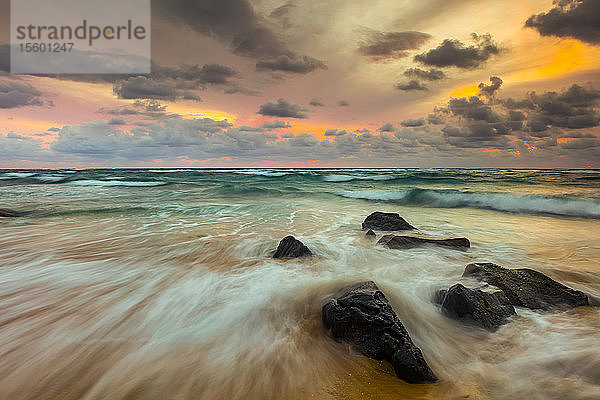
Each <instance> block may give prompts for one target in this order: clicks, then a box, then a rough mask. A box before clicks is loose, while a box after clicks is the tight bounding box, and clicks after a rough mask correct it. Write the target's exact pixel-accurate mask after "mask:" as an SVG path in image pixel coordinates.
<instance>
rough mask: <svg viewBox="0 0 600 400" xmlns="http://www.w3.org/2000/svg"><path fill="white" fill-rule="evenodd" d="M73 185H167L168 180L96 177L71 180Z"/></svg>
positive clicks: (70, 183)
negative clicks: (111, 179) (109, 179)
mask: <svg viewBox="0 0 600 400" xmlns="http://www.w3.org/2000/svg"><path fill="white" fill-rule="evenodd" d="M69 185H72V186H132V187H138V186H162V185H166V182H145V181H141V182H128V181H99V180H94V179H88V180H80V181H73V182H69Z"/></svg>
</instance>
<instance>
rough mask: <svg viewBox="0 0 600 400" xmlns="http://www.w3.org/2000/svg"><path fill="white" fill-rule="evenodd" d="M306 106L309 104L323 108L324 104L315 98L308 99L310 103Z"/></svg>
mask: <svg viewBox="0 0 600 400" xmlns="http://www.w3.org/2000/svg"><path fill="white" fill-rule="evenodd" d="M308 104H310V105H311V106H313V107H325V104H323V102H322V101H321V99H317V98H312V99H310V102H309V103H308Z"/></svg>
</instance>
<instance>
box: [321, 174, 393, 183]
mask: <svg viewBox="0 0 600 400" xmlns="http://www.w3.org/2000/svg"><path fill="white" fill-rule="evenodd" d="M395 178H396V176H394V175H344V174H333V175H325V177H324V178H323V180H324V181H326V182H350V181H354V180H363V181H389V180H391V179H395Z"/></svg>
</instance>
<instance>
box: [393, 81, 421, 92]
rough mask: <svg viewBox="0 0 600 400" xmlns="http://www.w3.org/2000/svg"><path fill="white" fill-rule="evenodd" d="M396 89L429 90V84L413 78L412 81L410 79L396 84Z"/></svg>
mask: <svg viewBox="0 0 600 400" xmlns="http://www.w3.org/2000/svg"><path fill="white" fill-rule="evenodd" d="M395 87H396V89H398V90H404V91H406V92H408V91H413V90H427V86H425V85H423V84H422V83H421V82H419V81H417V80H412V81H408V82H404V83H402V82H400V83H397V84H396V86H395Z"/></svg>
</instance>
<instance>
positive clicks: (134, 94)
mask: <svg viewBox="0 0 600 400" xmlns="http://www.w3.org/2000/svg"><path fill="white" fill-rule="evenodd" d="M113 92H114V93H115V94H116V95H117V96H118V97H119V98H121V99H160V100H169V101H175V100H177V99H184V100H196V101H200V97H198V96H197V95H196V94H194V93H193V92H191V91H189V90H187V89H185V88H184V89H181V88H180V87H179V86H178V84H177V82H175V81H159V80H155V79H152V78H146V77H144V76H137V77H135V78H129V79H128V80H126V81H123V82H120V83H117V84H115V86H114V87H113Z"/></svg>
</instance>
